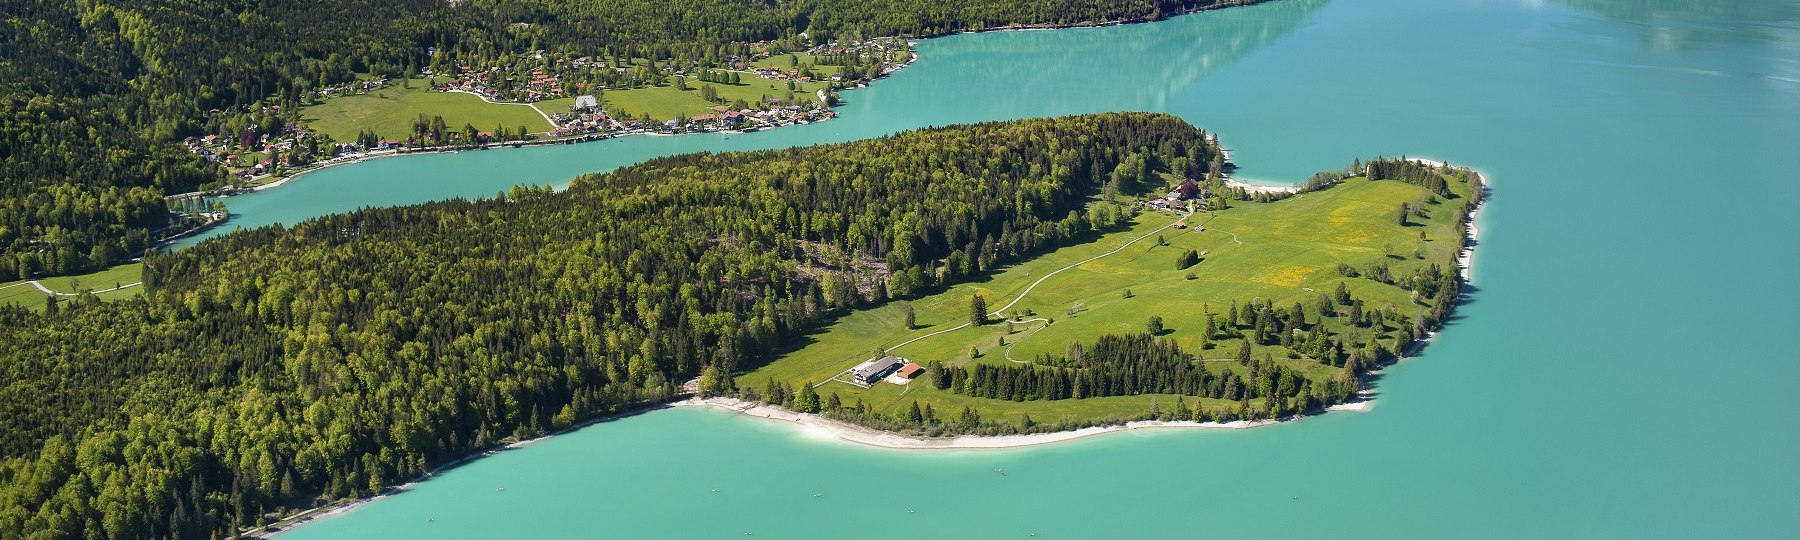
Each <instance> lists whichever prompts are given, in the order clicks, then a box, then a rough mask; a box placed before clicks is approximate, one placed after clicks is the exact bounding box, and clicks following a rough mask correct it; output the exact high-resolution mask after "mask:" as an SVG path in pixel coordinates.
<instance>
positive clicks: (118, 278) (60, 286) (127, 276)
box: [0, 263, 144, 310]
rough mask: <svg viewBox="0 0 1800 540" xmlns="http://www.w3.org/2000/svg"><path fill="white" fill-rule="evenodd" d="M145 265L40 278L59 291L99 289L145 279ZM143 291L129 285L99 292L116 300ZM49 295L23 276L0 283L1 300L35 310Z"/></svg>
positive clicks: (130, 265) (2, 302) (45, 284)
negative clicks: (24, 279)
mask: <svg viewBox="0 0 1800 540" xmlns="http://www.w3.org/2000/svg"><path fill="white" fill-rule="evenodd" d="M143 273H144V265H143V264H139V263H132V264H122V265H119V266H114V267H112V268H108V269H105V270H101V271H99V272H94V273H91V274H83V275H79V276H57V277H52V278H44V279H40V280H38V283H41V284H43V285H44V287H46V288H48V289H50V290H53V291H58V292H65V293H74V292H79V291H97V290H102V289H111V288H114V287H118V286H120V285H125V284H129V283H136V282H138V281H140V280H142V279H143V278H142V276H143ZM142 292H143V289H142V288H139V287H130V288H126V289H121V290H117V291H107V292H103V293H96V295H97V296H99V297H100V299H102V300H113V299H118V298H127V297H131V296H136V295H138V294H140V293H142ZM45 296H48V295H46V294H44V292H43V291H40V290H38V289H37V287H33V286H31V284H30V283H26V282H25V281H23V280H20V281H9V282H6V283H0V304H18V305H22V306H25V307H28V308H31V309H32V310H40V309H44V297H45Z"/></svg>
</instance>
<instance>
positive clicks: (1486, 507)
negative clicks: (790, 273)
mask: <svg viewBox="0 0 1800 540" xmlns="http://www.w3.org/2000/svg"><path fill="white" fill-rule="evenodd" d="M1647 6H1656V7H1655V8H1651V7H1647ZM918 50H919V53H920V55H921V59H920V61H919V62H917V63H916V64H914V65H913V66H912V67H910V68H907V69H905V70H903V71H901V72H899V73H897V74H895V75H894V76H893V77H891V78H889V79H887V80H883V81H880V82H878V83H877V84H875V85H873V86H872V87H870V88H868V89H864V90H856V91H851V92H847V93H845V95H844V97H845V99H846V100H847V103H846V104H845V105H844V106H843V107H842V108H840V110H839V112H840V113H842V117H840V118H838V119H835V120H832V121H829V122H823V123H818V124H812V125H806V126H795V127H788V128H781V129H777V130H772V131H767V132H760V133H754V134H736V135H695V136H683V137H629V138H623V139H618V140H612V141H605V142H599V143H589V144H579V145H567V146H550V147H536V148H525V149H516V150H511V149H509V150H489V151H474V152H461V153H456V154H436V155H422V156H408V157H399V158H389V159H378V160H371V161H368V162H365V163H361V164H356V165H351V166H344V167H336V168H331V169H326V170H323V171H319V172H315V173H312V174H309V175H307V176H305V177H304V178H301V179H299V180H297V181H295V182H292V183H290V184H288V185H286V186H283V187H281V188H279V189H275V190H271V191H267V192H262V193H257V194H254V195H247V196H241V197H234V198H231V199H229V204H230V206H231V208H232V211H233V212H234V217H233V222H234V223H236V224H239V225H246V226H253V225H260V224H267V223H275V222H282V223H294V222H297V221H299V220H301V219H305V218H307V217H311V216H314V215H318V214H321V213H326V212H339V211H346V210H351V209H354V208H357V207H360V206H372V205H393V204H406V203H415V202H422V201H427V200H435V199H442V198H447V197H458V196H461V197H473V196H484V195H488V196H491V195H492V194H493V193H494V192H496V191H500V190H503V189H505V188H506V187H507V186H509V185H512V184H514V183H551V184H556V185H562V184H565V183H566V182H567V179H568V178H569V177H571V176H573V175H576V174H579V173H582V172H588V171H599V170H607V169H610V168H614V167H618V166H621V165H626V164H630V163H634V162H638V161H642V160H644V159H648V158H651V157H655V156H661V155H668V154H674V153H681V152H689V151H698V150H710V151H721V150H744V149H758V148H775V147H784V146H792V145H799V144H812V143H818V142H836V141H845V140H854V139H861V138H868V137H874V136H879V135H882V134H886V133H892V132H895V131H899V130H904V129H911V128H917V127H924V126H929V125H943V124H950V123H961V122H972V121H983V120H997V119H1006V118H1017V117H1026V116H1042V115H1052V114H1066V113H1084V112H1097V111H1107V110H1153V111H1167V112H1172V113H1175V114H1178V115H1180V116H1182V117H1183V118H1185V119H1187V120H1188V121H1190V122H1193V123H1194V124H1196V125H1198V126H1200V127H1202V128H1204V129H1207V130H1209V131H1216V132H1218V133H1219V134H1220V135H1221V138H1222V140H1223V143H1224V145H1225V146H1227V147H1229V148H1231V149H1232V151H1233V157H1234V158H1235V159H1236V160H1237V162H1238V163H1239V165H1240V166H1241V167H1242V168H1241V169H1240V173H1239V176H1240V177H1243V178H1246V179H1252V180H1263V181H1277V182H1294V181H1298V180H1300V179H1302V178H1304V177H1305V176H1306V175H1308V174H1310V173H1311V172H1312V171H1315V170H1318V169H1323V168H1336V167H1340V166H1342V165H1344V164H1345V163H1347V162H1348V161H1349V160H1350V159H1351V158H1352V157H1358V156H1361V157H1368V156H1372V155H1376V154H1387V155H1399V154H1406V155H1411V156H1426V157H1432V158H1436V159H1442V160H1445V161H1449V162H1450V163H1452V164H1457V165H1468V166H1473V167H1476V168H1479V169H1482V170H1484V171H1486V172H1488V173H1489V174H1490V175H1491V176H1492V180H1493V181H1492V184H1493V188H1494V192H1493V198H1492V202H1491V203H1490V204H1489V205H1488V207H1487V208H1486V209H1484V210H1483V212H1482V214H1481V216H1480V225H1481V229H1482V237H1481V246H1480V248H1479V249H1480V255H1479V256H1478V258H1477V265H1478V268H1477V269H1476V272H1475V281H1474V284H1473V287H1472V288H1473V289H1474V292H1473V294H1472V297H1471V299H1470V301H1469V302H1468V303H1467V304H1466V305H1464V306H1463V307H1461V308H1460V309H1459V311H1458V312H1457V317H1456V318H1455V320H1453V321H1452V322H1451V324H1450V325H1449V326H1448V327H1447V328H1446V329H1445V331H1444V332H1443V333H1442V334H1441V335H1439V336H1438V339H1437V340H1436V341H1435V342H1434V343H1433V344H1431V346H1429V347H1427V348H1426V349H1425V351H1424V353H1423V354H1422V355H1421V356H1419V357H1417V358H1414V359H1412V360H1409V361H1407V362H1404V363H1402V364H1400V365H1397V366H1394V367H1392V368H1390V369H1388V370H1387V371H1386V372H1385V375H1384V376H1383V377H1382V379H1381V380H1380V381H1379V383H1378V385H1377V388H1376V390H1377V392H1378V393H1379V398H1378V401H1377V405H1376V406H1375V407H1374V409H1373V410H1371V411H1370V412H1367V413H1361V414H1356V413H1334V414H1327V415H1323V416H1316V417H1311V418H1307V419H1305V420H1303V421H1300V422H1293V423H1285V424H1281V425H1276V426H1270V427H1263V428H1257V429H1249V430H1148V431H1142V432H1126V433H1117V434H1109V435H1104V436H1097V437H1091V438H1086V439H1081V440H1076V441H1070V442H1066V443H1058V444H1053V445H1047V446H1038V447H1030V448H1023V449H1017V450H1005V451H983V450H973V451H944V452H916V451H894V450H882V449H875V448H867V447H861V446H855V445H851V444H847V443H842V442H839V441H833V440H828V439H823V438H820V437H818V436H815V435H809V434H808V433H807V432H804V431H802V430H798V429H794V428H793V427H791V426H787V425H783V424H781V423H779V422H771V421H763V420H755V419H748V418H742V417H739V416H738V415H735V414H732V413H728V412H722V411H715V410H710V409H707V408H700V407H693V408H677V409H669V410H662V411H656V412H652V413H648V414H643V415H638V416H632V417H628V418H624V419H620V420H615V421H610V422H603V423H599V424H595V425H593V426H590V427H588V428H586V429H582V430H579V431H576V432H573V433H570V434H567V435H563V436H558V437H554V438H551V439H548V440H544V441H540V442H536V443H533V444H531V445H528V446H525V447H523V448H520V449H514V450H508V451H505V452H501V453H499V454H498V455H495V456H492V457H487V458H483V459H478V460H474V461H472V462H470V463H468V464H465V465H463V466H460V467H457V468H454V469H451V470H449V471H446V472H444V473H442V474H440V475H438V476H437V477H436V478H434V479H432V480H429V481H426V482H422V483H420V484H418V485H416V486H414V487H413V488H412V489H410V490H409V491H407V492H405V493H401V494H399V495H397V496H393V497H388V498H385V499H382V500H379V501H376V502H374V503H372V504H369V505H365V506H362V507H358V508H356V509H353V510H350V511H348V512H345V513H343V514H341V515H337V516H333V517H330V518H326V519H322V520H319V521H316V522H314V523H312V524H309V525H305V526H301V527H299V528H297V529H295V530H293V531H290V532H288V533H286V534H284V535H283V536H282V538H284V539H310V538H334V539H335V538H392V537H407V538H416V537H432V538H493V537H511V538H531V537H540V538H541V537H552V538H566V537H582V538H589V537H593V538H615V537H617V538H726V537H732V538H742V537H744V536H743V533H745V532H753V533H755V536H756V537H759V538H770V537H773V538H922V537H923V538H933V537H957V538H1008V537H1016V538H1027V537H1030V536H1029V535H1031V534H1032V533H1035V534H1036V537H1037V538H1096V537H1114V538H1119V537H1151V536H1155V537H1177V538H1192V537H1209V538H1242V537H1282V538H1287V537H1308V538H1317V537H1326V536H1329V537H1334V538H1345V537H1351V538H1468V537H1481V538H1519V537H1544V536H1548V537H1604V538H1619V537H1633V538H1715V537H1756V538H1767V537H1782V536H1788V535H1791V534H1793V531H1795V530H1800V490H1796V489H1795V488H1794V487H1793V486H1794V482H1795V481H1796V480H1800V460H1796V459H1795V457H1796V456H1800V422H1795V421H1794V420H1793V419H1792V418H1791V414H1790V413H1789V412H1788V408H1789V405H1788V400H1787V399H1786V398H1785V397H1784V396H1783V394H1785V393H1786V392H1785V387H1786V386H1788V384H1789V383H1790V382H1791V381H1794V380H1796V378H1797V377H1800V363H1797V362H1795V358H1796V357H1797V356H1800V355H1797V354H1796V353H1795V348H1794V347H1793V346H1792V345H1790V344H1787V343H1786V342H1785V340H1784V339H1783V338H1784V337H1785V336H1786V335H1787V334H1788V333H1790V332H1791V330H1790V327H1792V326H1794V323H1795V322H1796V321H1797V320H1800V318H1796V317H1795V316H1794V315H1793V314H1792V312H1791V311H1790V310H1789V309H1788V308H1790V307H1791V306H1793V305H1800V281H1796V280H1795V279H1794V277H1793V276H1794V275H1795V273H1796V271H1795V268H1796V267H1797V266H1800V243H1797V242H1795V241H1794V240H1793V238H1792V235H1793V234H1794V233H1796V232H1800V213H1796V212H1795V211H1794V210H1793V209H1794V208H1797V207H1800V185H1797V184H1796V183H1795V182H1794V174H1795V173H1794V171H1796V170H1800V152H1794V151H1793V150H1792V148H1791V146H1792V145H1793V144H1794V141H1800V3H1796V2H1777V1H1767V0H1753V1H1733V2H1705V1H1695V2H1685V3H1684V2H1677V1H1672V0H1670V1H1649V0H1643V1H1624V0H1564V1H1544V0H1530V1H1501V0H1494V1H1481V0H1458V1H1449V2H1441V1H1427V0H1414V1H1406V0H1357V1H1350V0H1337V1H1325V0H1280V1H1277V2H1273V3H1270V4H1265V5H1260V6H1255V7H1248V8H1233V9H1227V10H1221V11H1216V12H1209V13H1203V14H1198V15H1191V16H1184V17H1178V18H1175V19H1172V20H1169V21H1164V22H1159V23H1154V24H1143V25H1131V26H1122V27H1107V28H1095V29H1072V30H1057V31H1043V32H997V33H987V34H978V35H962V36H954V37H948V38H943V39H934V40H927V41H924V42H922V43H921V45H920V46H919V48H918ZM995 469H1004V472H1005V474H1004V475H1001V474H999V472H997V471H995ZM501 488H504V489H501ZM713 489H718V490H719V491H718V492H713V491H712V490H713ZM815 495H817V496H815ZM909 510H910V511H909Z"/></svg>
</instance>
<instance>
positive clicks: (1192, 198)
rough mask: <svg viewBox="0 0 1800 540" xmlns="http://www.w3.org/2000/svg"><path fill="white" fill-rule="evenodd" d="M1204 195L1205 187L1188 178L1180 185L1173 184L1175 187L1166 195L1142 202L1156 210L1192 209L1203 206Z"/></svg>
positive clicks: (1179, 210)
mask: <svg viewBox="0 0 1800 540" xmlns="http://www.w3.org/2000/svg"><path fill="white" fill-rule="evenodd" d="M1206 196H1207V194H1206V189H1205V188H1202V187H1200V183H1199V182H1196V181H1194V179H1192V178H1189V179H1187V180H1185V181H1183V182H1182V183H1181V185H1179V186H1175V189H1173V190H1170V191H1169V193H1168V194H1167V195H1164V196H1162V197H1158V198H1155V199H1150V200H1148V201H1144V202H1143V204H1144V206H1148V207H1150V208H1154V209H1157V210H1171V211H1176V212H1181V211H1194V210H1201V209H1204V208H1205V206H1206Z"/></svg>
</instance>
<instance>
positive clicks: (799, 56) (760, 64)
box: [750, 53, 844, 77]
mask: <svg viewBox="0 0 1800 540" xmlns="http://www.w3.org/2000/svg"><path fill="white" fill-rule="evenodd" d="M818 61H819V57H818V56H814V55H810V54H806V53H788V54H778V55H774V56H770V57H768V58H764V59H761V60H757V61H754V62H751V63H750V67H753V68H775V69H795V68H796V67H797V66H798V65H799V64H813V67H812V70H813V72H814V73H818V74H819V75H822V76H825V77H830V76H832V75H833V74H836V73H837V72H839V71H843V69H844V66H833V65H823V64H819V63H818ZM796 62H797V63H796Z"/></svg>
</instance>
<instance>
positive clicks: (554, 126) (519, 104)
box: [445, 90, 556, 131]
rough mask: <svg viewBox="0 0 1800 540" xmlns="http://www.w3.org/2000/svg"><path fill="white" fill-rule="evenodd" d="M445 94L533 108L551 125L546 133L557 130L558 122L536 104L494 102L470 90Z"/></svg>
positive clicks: (496, 103) (494, 102)
mask: <svg viewBox="0 0 1800 540" xmlns="http://www.w3.org/2000/svg"><path fill="white" fill-rule="evenodd" d="M445 92H449V93H456V94H468V95H471V96H475V97H477V98H480V99H481V101H482V102H485V103H490V104H494V105H518V106H520V107H531V110H533V111H537V113H538V116H542V117H544V121H545V122H549V123H550V129H546V130H544V131H550V130H551V129H556V120H553V119H551V118H550V115H548V114H545V113H544V110H543V109H539V108H538V107H537V104H536V103H512V102H508V101H494V100H491V99H488V98H487V96H484V95H481V94H477V93H474V92H470V91H468V90H445Z"/></svg>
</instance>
